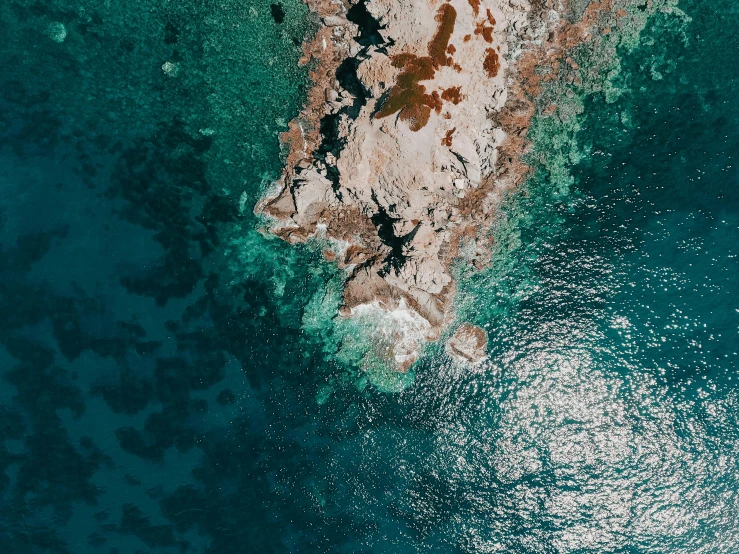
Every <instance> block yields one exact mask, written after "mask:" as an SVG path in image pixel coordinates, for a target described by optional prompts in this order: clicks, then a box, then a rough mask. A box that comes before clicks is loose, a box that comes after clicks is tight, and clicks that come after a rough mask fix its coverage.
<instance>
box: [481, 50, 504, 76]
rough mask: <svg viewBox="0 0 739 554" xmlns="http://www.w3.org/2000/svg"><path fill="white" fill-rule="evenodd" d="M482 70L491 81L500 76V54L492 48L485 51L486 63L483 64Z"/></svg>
mask: <svg viewBox="0 0 739 554" xmlns="http://www.w3.org/2000/svg"><path fill="white" fill-rule="evenodd" d="M482 68H483V69H484V70H485V72H486V73H487V74H488V77H490V78H491V79H492V78H493V77H495V76H496V75H497V74H498V70H499V69H500V62H499V61H498V53H497V52H496V51H495V50H493V49H492V48H488V49H487V50H485V61H484V62H483V63H482Z"/></svg>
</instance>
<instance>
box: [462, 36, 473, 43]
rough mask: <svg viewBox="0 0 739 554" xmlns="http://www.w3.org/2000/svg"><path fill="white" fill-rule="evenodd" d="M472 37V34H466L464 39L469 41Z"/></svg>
mask: <svg viewBox="0 0 739 554" xmlns="http://www.w3.org/2000/svg"><path fill="white" fill-rule="evenodd" d="M471 38H472V35H465V36H464V39H463V40H464V42H469V41H470V39H471Z"/></svg>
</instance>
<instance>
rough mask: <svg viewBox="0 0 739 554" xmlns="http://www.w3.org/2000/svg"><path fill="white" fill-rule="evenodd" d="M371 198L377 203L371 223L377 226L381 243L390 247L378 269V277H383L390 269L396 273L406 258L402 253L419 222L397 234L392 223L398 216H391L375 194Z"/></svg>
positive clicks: (413, 235) (415, 231) (397, 219)
mask: <svg viewBox="0 0 739 554" xmlns="http://www.w3.org/2000/svg"><path fill="white" fill-rule="evenodd" d="M372 200H373V201H374V203H375V204H376V205H377V213H376V214H375V215H373V216H372V218H371V219H372V224H373V225H374V226H375V227H376V228H377V236H378V237H380V240H381V241H382V243H383V244H384V245H386V246H389V247H390V253H389V254H388V255H387V256H385V259H384V260H383V264H384V265H383V267H382V269H381V270H380V271H379V275H380V277H385V276H386V275H387V274H388V273H390V270H391V269H393V270H394V271H395V272H396V273H397V272H398V271H400V269H401V268H402V267H403V265H404V264H405V262H406V260H407V258H408V257H407V256H406V255H405V254H403V249H404V248H405V246H406V245H407V244H408V243H410V242H411V241H412V240H413V237H415V236H416V233H417V232H418V228H419V226H420V223H419V224H417V225H416V226H415V227H414V228H413V230H412V231H411V232H410V233H408V234H406V235H401V236H397V235H396V234H395V228H394V227H393V224H394V223H395V222H396V221H399V220H400V218H397V217H393V216H392V215H390V214H389V213H388V211H387V210H386V209H385V208H384V207H383V206H382V205H380V203H379V202H378V201H377V196H376V195H375V193H374V192H373V193H372Z"/></svg>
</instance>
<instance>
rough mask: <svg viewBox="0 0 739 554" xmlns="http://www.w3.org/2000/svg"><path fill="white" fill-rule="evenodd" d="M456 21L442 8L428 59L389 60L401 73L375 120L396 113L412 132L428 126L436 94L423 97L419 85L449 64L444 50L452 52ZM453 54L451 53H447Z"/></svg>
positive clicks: (402, 57) (445, 6)
mask: <svg viewBox="0 0 739 554" xmlns="http://www.w3.org/2000/svg"><path fill="white" fill-rule="evenodd" d="M456 19H457V12H456V10H455V9H454V8H453V7H452V6H451V5H450V4H443V5H442V6H441V7H440V8H439V11H438V12H436V21H437V22H438V23H439V27H438V29H437V31H436V34H435V35H434V38H433V39H431V41H430V42H429V45H428V52H429V56H424V57H421V58H419V57H418V56H416V55H415V54H408V53H403V54H398V55H397V56H393V58H392V63H393V66H394V67H398V68H403V71H401V73H400V75H398V78H397V81H396V83H395V85H393V87H392V88H391V89H390V94H389V95H388V98H387V100H386V101H385V103H384V104H383V106H382V108H381V109H380V110H379V111H378V112H377V113H376V114H375V118H376V119H380V118H383V117H387V116H389V115H392V114H394V113H396V112H400V113H399V114H398V117H399V118H400V119H401V120H402V121H405V122H406V123H407V124H408V127H409V128H410V129H411V130H412V131H418V130H420V129H422V128H423V127H424V126H425V125H426V123H428V120H429V117H430V116H431V110H432V109H433V110H435V111H436V112H437V113H439V112H440V111H441V106H442V103H441V98H440V97H439V93H438V92H436V91H434V92H433V93H431V94H426V87H424V86H423V85H422V84H420V82H421V81H428V80H430V79H433V78H434V74H435V73H436V71H435V70H436V69H438V68H439V67H441V66H444V65H450V64H451V62H452V59H451V58H447V55H446V52H447V49H448V48H451V49H454V46H452V45H450V44H449V39H450V38H451V36H452V33H453V32H454V23H455V21H456ZM453 52H454V50H452V52H451V53H453Z"/></svg>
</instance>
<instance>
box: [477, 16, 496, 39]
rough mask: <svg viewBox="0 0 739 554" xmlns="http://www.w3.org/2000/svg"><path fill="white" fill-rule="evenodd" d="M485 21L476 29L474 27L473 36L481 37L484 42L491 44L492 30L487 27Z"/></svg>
mask: <svg viewBox="0 0 739 554" xmlns="http://www.w3.org/2000/svg"><path fill="white" fill-rule="evenodd" d="M487 23H488V22H487V21H483V22H482V23H478V24H477V27H475V34H476V35H482V38H483V39H485V42H487V43H488V44H492V42H493V30H494V29H493V28H492V27H488V26H487Z"/></svg>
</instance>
